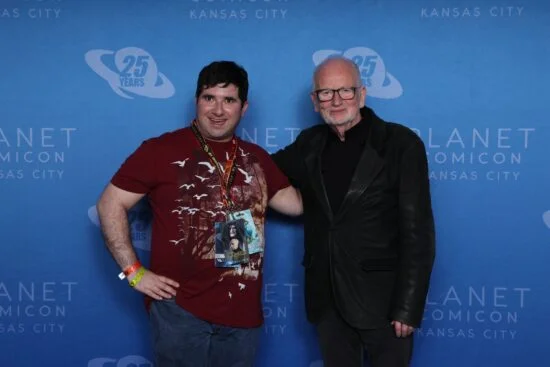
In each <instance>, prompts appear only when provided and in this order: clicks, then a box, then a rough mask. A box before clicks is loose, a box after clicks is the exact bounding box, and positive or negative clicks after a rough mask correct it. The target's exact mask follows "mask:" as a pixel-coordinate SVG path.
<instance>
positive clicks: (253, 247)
mask: <svg viewBox="0 0 550 367" xmlns="http://www.w3.org/2000/svg"><path fill="white" fill-rule="evenodd" d="M227 218H228V219H229V220H237V219H242V220H244V233H245V236H246V240H247V243H248V252H249V254H251V255H252V254H256V253H258V252H262V251H263V248H262V243H261V240H260V236H259V235H258V231H257V230H256V225H255V224H254V219H253V218H252V212H251V211H250V209H247V210H241V211H239V212H231V213H228V215H227Z"/></svg>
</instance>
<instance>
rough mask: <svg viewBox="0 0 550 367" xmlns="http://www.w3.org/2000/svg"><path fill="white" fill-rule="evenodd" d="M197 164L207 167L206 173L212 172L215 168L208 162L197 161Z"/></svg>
mask: <svg viewBox="0 0 550 367" xmlns="http://www.w3.org/2000/svg"><path fill="white" fill-rule="evenodd" d="M199 165H203V166H206V167H208V173H214V170H215V169H216V167H214V166H213V165H211V164H210V163H209V162H199Z"/></svg>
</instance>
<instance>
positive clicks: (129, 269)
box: [122, 260, 141, 276]
mask: <svg viewBox="0 0 550 367" xmlns="http://www.w3.org/2000/svg"><path fill="white" fill-rule="evenodd" d="M139 268H141V263H140V262H139V260H138V261H136V262H135V263H134V264H133V265H131V266H129V267H127V268H126V269H124V270H123V271H122V272H123V273H124V275H126V276H129V275H130V274H132V273H133V272H134V271H136V270H138V269H139Z"/></svg>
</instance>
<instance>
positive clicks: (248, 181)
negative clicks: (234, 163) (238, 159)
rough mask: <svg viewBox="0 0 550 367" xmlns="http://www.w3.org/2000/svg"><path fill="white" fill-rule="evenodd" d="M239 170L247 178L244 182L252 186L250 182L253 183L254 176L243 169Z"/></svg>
mask: <svg viewBox="0 0 550 367" xmlns="http://www.w3.org/2000/svg"><path fill="white" fill-rule="evenodd" d="M237 169H238V170H239V172H240V173H242V174H243V175H244V177H245V179H244V182H245V183H247V184H250V182H252V179H253V178H254V176H252V175H249V174H248V173H247V172H246V171H245V170H243V169H241V168H237Z"/></svg>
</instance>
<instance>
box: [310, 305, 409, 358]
mask: <svg viewBox="0 0 550 367" xmlns="http://www.w3.org/2000/svg"><path fill="white" fill-rule="evenodd" d="M316 326H317V335H318V340H319V346H320V348H321V354H322V356H323V362H324V367H363V360H364V358H365V354H366V357H367V359H368V361H369V366H371V367H407V366H409V363H410V360H411V356H412V347H413V337H412V335H410V336H408V337H406V338H398V337H397V336H396V335H395V330H394V328H393V326H392V325H390V324H389V322H388V326H387V327H386V328H383V329H369V330H360V329H355V328H353V327H352V326H350V325H349V324H347V323H346V322H345V321H344V320H343V319H342V317H341V316H340V314H339V313H338V311H337V310H335V309H334V308H330V309H329V310H327V311H326V312H325V314H324V316H323V317H322V318H321V320H320V321H319V323H318V324H317V325H316Z"/></svg>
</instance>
